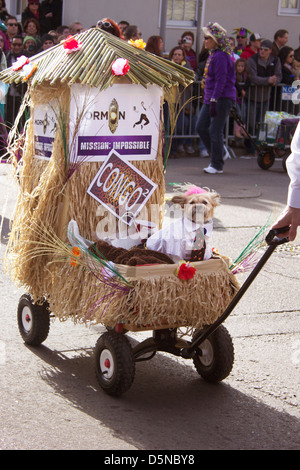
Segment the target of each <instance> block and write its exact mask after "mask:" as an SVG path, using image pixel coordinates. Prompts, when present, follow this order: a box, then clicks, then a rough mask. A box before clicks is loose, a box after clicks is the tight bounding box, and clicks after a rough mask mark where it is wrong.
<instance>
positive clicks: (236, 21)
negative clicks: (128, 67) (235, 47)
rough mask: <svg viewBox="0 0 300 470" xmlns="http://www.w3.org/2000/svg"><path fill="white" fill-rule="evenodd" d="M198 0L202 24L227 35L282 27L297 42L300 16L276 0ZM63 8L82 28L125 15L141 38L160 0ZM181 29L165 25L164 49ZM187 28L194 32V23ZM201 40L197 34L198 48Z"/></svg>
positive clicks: (269, 32) (75, 1) (71, 1)
mask: <svg viewBox="0 0 300 470" xmlns="http://www.w3.org/2000/svg"><path fill="white" fill-rule="evenodd" d="M19 3H20V0H6V5H7V8H8V11H10V12H11V13H12V14H15V11H14V10H15V9H16V7H17V5H18V4H19ZM21 3H22V4H23V5H26V4H27V1H26V0H22V2H21ZM202 4H203V6H204V18H203V19H202V22H203V23H204V24H206V23H207V22H208V21H216V22H218V23H220V24H221V25H222V26H223V27H224V28H226V29H227V31H228V33H229V35H231V34H232V30H233V28H238V27H241V26H244V27H246V28H248V29H250V30H251V31H254V32H259V33H260V34H261V35H262V36H264V37H266V38H268V39H271V40H273V36H274V32H275V31H276V30H277V29H281V28H284V29H287V30H288V31H289V33H290V35H289V45H290V46H292V47H294V48H296V47H298V46H299V34H300V17H299V16H298V17H295V16H279V15H278V0H251V2H250V1H248V0H202ZM63 9H64V13H63V22H64V23H65V24H68V25H69V24H71V23H72V22H73V21H77V20H78V21H81V22H82V24H83V26H84V27H85V28H89V27H91V26H93V25H94V24H95V23H96V22H97V20H98V19H101V18H103V17H105V16H106V17H111V18H112V19H114V20H115V21H117V22H118V21H120V20H122V19H126V20H127V21H129V23H131V24H137V25H138V26H139V28H140V30H141V31H142V36H143V39H144V41H147V39H148V38H149V37H150V36H151V35H156V34H159V33H160V24H159V18H160V0H146V1H142V0H140V2H136V0H122V1H120V0H109V2H107V1H104V0H63ZM199 29H200V28H199ZM184 30H185V28H167V31H166V40H165V50H166V51H170V50H171V49H172V47H173V46H175V45H176V44H177V43H178V38H179V37H180V36H181V34H182V32H183V31H184ZM191 30H192V31H193V32H194V34H195V36H196V33H197V27H194V28H191ZM202 40H203V35H202V34H201V35H200V38H199V45H198V48H200V46H201V44H202ZM195 48H196V45H195Z"/></svg>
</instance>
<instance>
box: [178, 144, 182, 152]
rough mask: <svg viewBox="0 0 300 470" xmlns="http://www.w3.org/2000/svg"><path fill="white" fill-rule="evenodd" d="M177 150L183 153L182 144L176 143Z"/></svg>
mask: <svg viewBox="0 0 300 470" xmlns="http://www.w3.org/2000/svg"><path fill="white" fill-rule="evenodd" d="M177 152H179V153H183V152H184V146H183V145H182V144H180V145H178V147H177Z"/></svg>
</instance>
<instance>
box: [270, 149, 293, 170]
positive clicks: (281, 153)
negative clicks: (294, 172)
mask: <svg viewBox="0 0 300 470" xmlns="http://www.w3.org/2000/svg"><path fill="white" fill-rule="evenodd" d="M290 153H291V151H290V148H288V149H279V148H276V147H274V154H275V157H276V158H282V168H283V170H284V171H285V172H286V171H287V169H286V161H287V158H288V157H289V155H290Z"/></svg>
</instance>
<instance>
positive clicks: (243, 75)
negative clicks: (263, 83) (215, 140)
mask: <svg viewBox="0 0 300 470" xmlns="http://www.w3.org/2000/svg"><path fill="white" fill-rule="evenodd" d="M235 73H236V81H235V87H236V108H237V113H238V114H239V115H240V116H241V119H242V121H243V122H246V114H247V101H246V95H247V91H248V89H249V86H250V84H251V82H250V78H249V75H248V71H247V61H246V59H242V58H240V59H237V60H236V62H235ZM242 134H243V131H242V128H241V127H240V126H239V125H238V124H237V122H235V123H234V135H235V137H236V138H237V139H242V137H243V135H242Z"/></svg>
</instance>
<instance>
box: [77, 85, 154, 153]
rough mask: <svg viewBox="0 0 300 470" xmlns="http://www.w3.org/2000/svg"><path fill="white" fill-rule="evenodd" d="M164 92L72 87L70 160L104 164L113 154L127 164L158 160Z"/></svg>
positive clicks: (136, 87) (126, 87) (134, 87)
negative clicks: (113, 152) (119, 156)
mask: <svg viewBox="0 0 300 470" xmlns="http://www.w3.org/2000/svg"><path fill="white" fill-rule="evenodd" d="M161 97H162V89H161V88H160V87H159V86H157V85H149V86H148V88H144V87H143V86H142V85H134V84H132V85H130V84H117V85H113V86H112V87H109V88H108V89H106V90H104V91H101V92H100V91H99V90H98V89H97V88H91V87H88V86H85V85H78V84H74V85H72V86H71V102H70V146H71V148H70V159H71V161H104V160H105V159H106V157H107V156H108V154H109V153H110V152H111V151H112V150H114V151H117V152H118V153H119V155H121V156H122V157H124V158H126V159H127V160H155V159H156V156H157V150H158V145H159V127H160V113H161Z"/></svg>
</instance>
